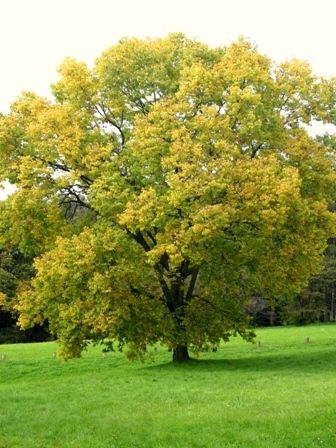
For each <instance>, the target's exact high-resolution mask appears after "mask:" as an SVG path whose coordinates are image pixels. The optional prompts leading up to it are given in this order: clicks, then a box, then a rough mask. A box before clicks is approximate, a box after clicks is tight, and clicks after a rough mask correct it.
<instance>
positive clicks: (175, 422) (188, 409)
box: [0, 325, 336, 448]
mask: <svg viewBox="0 0 336 448" xmlns="http://www.w3.org/2000/svg"><path fill="white" fill-rule="evenodd" d="M307 336H309V338H310V342H309V343H306V342H305V338H306V337H307ZM257 340H260V341H261V346H260V347H258V346H257V345H251V344H247V343H245V342H243V341H241V340H240V339H238V338H237V339H234V340H233V341H232V342H231V343H229V344H227V345H225V346H224V345H223V346H222V347H221V348H220V350H219V351H218V352H216V353H209V354H206V355H202V357H201V359H200V360H198V361H192V362H190V363H189V364H187V365H173V364H172V363H170V358H171V353H168V352H167V351H166V350H165V349H159V351H158V353H156V354H155V357H154V361H153V362H146V363H144V364H141V363H139V362H135V363H129V362H128V361H127V360H126V359H125V357H124V355H122V354H119V353H113V354H108V355H107V356H106V357H103V356H102V353H101V351H100V349H99V348H98V347H95V348H92V349H90V350H89V352H88V353H87V354H85V356H84V357H83V358H82V359H79V360H73V361H70V362H67V363H65V362H62V361H59V360H57V359H54V358H53V357H52V353H53V351H54V350H55V344H54V343H43V344H26V345H2V346H0V359H1V355H3V354H4V355H6V359H4V360H0V448H18V447H20V448H21V447H22V448H37V447H39V448H58V447H60V448H61V447H62V448H113V447H115V448H126V447H127V448H132V447H144V448H154V447H155V448H159V447H165V448H175V447H176V448H177V447H181V448H184V447H206V448H210V447H218V448H219V447H224V448H225V447H230V448H231V447H232V448H233V447H244V448H262V447H264V448H266V447H267V448H272V447H284V448H294V447H295V448H301V447H302V448H308V447H314V448H316V447H320V446H321V447H335V446H336V421H335V416H336V400H335V396H336V344H335V342H336V325H319V326H309V327H300V328H293V327H291V328H273V329H262V330H259V331H258V332H257Z"/></svg>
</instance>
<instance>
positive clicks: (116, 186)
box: [0, 34, 336, 361]
mask: <svg viewBox="0 0 336 448" xmlns="http://www.w3.org/2000/svg"><path fill="white" fill-rule="evenodd" d="M59 72H60V80H59V82H57V83H56V84H55V85H53V86H52V93H53V95H54V99H53V100H48V99H44V98H40V97H38V96H36V95H34V94H32V93H26V94H24V95H23V96H22V97H21V98H19V99H18V100H17V101H16V102H15V103H14V104H13V105H12V109H11V112H10V113H9V114H8V115H6V116H3V117H2V119H1V121H0V150H1V168H0V169H1V175H2V179H8V180H9V181H10V182H12V183H14V184H15V185H16V187H17V190H16V192H15V194H13V195H11V196H10V197H9V198H8V199H7V200H6V201H5V202H4V203H3V204H2V209H1V220H2V224H1V226H2V229H3V231H2V234H1V238H2V244H4V245H8V246H11V245H15V246H18V247H19V248H20V250H21V251H22V252H23V253H27V254H29V255H31V256H34V257H35V258H36V261H35V268H36V272H37V273H36V276H35V278H34V279H33V280H32V282H30V283H26V284H24V285H22V286H21V290H20V294H19V296H18V297H17V299H16V301H14V302H13V307H14V308H15V309H16V310H17V311H18V312H19V313H20V324H21V325H22V326H23V327H27V326H30V325H33V324H36V323H41V322H44V321H45V320H48V322H49V325H50V329H51V331H52V332H53V333H54V334H55V335H57V337H58V339H59V341H60V344H61V353H62V355H63V356H64V357H71V356H77V355H79V354H80V353H81V351H82V350H83V349H84V348H85V347H86V345H87V343H88V342H89V341H92V340H95V341H107V340H108V341H111V340H117V341H119V344H120V345H121V346H122V345H124V344H127V347H128V350H129V352H130V353H133V354H140V355H141V353H143V351H144V349H145V347H146V345H147V344H153V343H156V342H162V343H164V344H167V345H168V346H170V347H171V348H172V349H173V359H174V360H176V361H180V360H185V359H188V348H191V349H193V350H195V351H198V350H202V349H206V348H207V347H208V346H209V345H210V344H215V343H217V342H218V341H219V340H220V339H224V340H227V339H228V338H229V337H230V335H232V334H236V333H239V334H241V335H242V336H243V337H245V338H247V339H249V338H250V337H251V333H250V332H249V331H248V319H247V317H246V312H245V309H246V304H247V303H248V302H249V300H250V298H251V297H252V296H256V295H261V296H262V297H263V298H264V299H265V300H270V301H271V300H275V299H277V298H279V297H281V298H282V299H283V298H286V297H287V298H289V297H291V296H292V295H293V294H295V293H297V292H298V291H299V290H300V289H301V288H302V286H303V285H305V284H306V283H307V281H308V279H309V277H310V276H311V275H312V274H313V273H315V272H317V271H318V269H319V268H320V263H321V256H322V253H323V250H324V248H325V246H326V240H327V238H328V237H330V236H331V235H332V234H333V231H334V225H335V220H334V217H333V213H332V212H331V210H330V204H331V203H332V200H333V198H332V196H333V192H334V181H335V178H334V166H333V161H334V158H333V154H332V151H330V146H328V145H326V144H324V143H323V141H322V140H321V139H317V138H313V137H312V136H311V135H310V133H309V126H310V125H311V124H312V123H313V122H314V121H320V122H324V123H332V122H333V120H334V118H335V107H334V106H335V104H334V102H335V94H336V89H335V82H334V81H333V80H325V79H319V78H317V77H315V76H314V75H313V74H312V72H311V70H310V68H309V66H308V65H307V64H306V63H303V62H299V61H297V60H294V61H291V62H286V63H284V64H281V65H275V64H272V62H271V61H270V60H269V59H268V58H267V57H265V56H263V55H261V54H260V53H258V51H257V50H256V49H255V48H254V47H253V46H252V45H251V44H250V43H248V42H246V41H245V40H243V39H241V40H239V41H238V42H236V43H234V44H233V45H231V46H230V47H228V48H217V49H210V48H208V47H207V46H205V45H203V44H201V43H199V42H195V41H192V40H188V39H187V38H185V37H184V36H183V35H180V34H174V35H170V36H169V37H168V38H165V39H158V40H138V39H125V40H122V41H121V42H120V43H119V44H118V45H116V46H114V47H112V48H111V49H109V50H107V51H106V52H105V53H103V55H102V56H101V57H100V58H99V59H98V60H97V61H96V64H95V67H94V68H93V69H89V68H88V67H87V66H86V65H85V64H84V63H81V62H78V61H76V60H74V59H68V60H66V61H65V62H64V63H63V65H62V66H61V67H60V70H59Z"/></svg>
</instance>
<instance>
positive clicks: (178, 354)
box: [173, 345, 190, 362]
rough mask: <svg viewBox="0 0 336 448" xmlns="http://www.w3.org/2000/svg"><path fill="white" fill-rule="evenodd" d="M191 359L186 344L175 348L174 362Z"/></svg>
mask: <svg viewBox="0 0 336 448" xmlns="http://www.w3.org/2000/svg"><path fill="white" fill-rule="evenodd" d="M189 359H190V357H189V353H188V347H187V346H186V345H177V346H176V347H175V348H174V349H173V361H174V362H185V361H188V360H189Z"/></svg>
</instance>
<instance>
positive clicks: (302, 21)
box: [0, 0, 336, 112]
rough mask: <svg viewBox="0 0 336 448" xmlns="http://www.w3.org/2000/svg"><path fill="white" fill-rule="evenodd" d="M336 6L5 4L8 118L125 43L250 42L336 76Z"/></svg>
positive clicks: (307, 1) (154, 0)
mask: <svg viewBox="0 0 336 448" xmlns="http://www.w3.org/2000/svg"><path fill="white" fill-rule="evenodd" d="M335 17H336V0H0V48H1V71H0V77H1V83H0V111H3V112H5V111H7V110H8V106H9V103H10V102H12V101H13V100H14V99H15V98H16V97H17V96H18V95H19V94H20V92H21V91H22V90H33V91H35V92H37V93H39V94H42V95H45V94H47V93H48V90H49V85H50V83H52V82H54V81H55V80H56V79H57V74H56V68H57V66H58V65H59V64H60V63H61V62H62V60H63V59H64V57H66V56H74V57H76V58H78V59H80V60H84V61H86V62H88V63H89V64H90V63H91V64H92V63H93V61H94V60H95V58H96V57H98V56H99V55H100V53H101V52H102V51H103V50H105V49H106V48H108V47H110V46H111V45H114V44H115V43H116V42H118V40H119V39H120V38H122V37H125V36H137V37H156V36H164V35H166V34H168V33H169V32H173V31H182V32H184V33H186V34H187V35H188V36H189V37H192V38H197V39H199V40H201V41H203V42H206V43H208V44H210V45H213V46H215V45H227V44H229V43H230V42H232V41H233V40H234V39H236V38H237V37H238V36H239V35H244V36H246V37H248V38H250V39H251V40H252V41H253V42H254V43H256V44H257V45H258V46H259V49H260V50H261V51H262V52H264V53H267V54H268V55H269V56H271V57H272V58H273V59H275V60H283V59H288V58H291V57H293V56H295V57H299V58H301V59H307V60H309V61H310V63H311V65H312V66H313V68H314V70H315V71H316V72H317V73H318V74H325V75H332V74H334V75H336V57H335V43H336V26H335Z"/></svg>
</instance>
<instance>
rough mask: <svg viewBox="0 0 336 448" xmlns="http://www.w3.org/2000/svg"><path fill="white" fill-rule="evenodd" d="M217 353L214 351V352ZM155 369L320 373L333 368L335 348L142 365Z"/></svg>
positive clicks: (335, 367) (335, 366) (335, 357)
mask: <svg viewBox="0 0 336 448" xmlns="http://www.w3.org/2000/svg"><path fill="white" fill-rule="evenodd" d="M217 356H218V355H217ZM144 368H145V369H153V370H156V371H169V370H175V369H177V370H184V371H190V372H191V371H195V372H196V371H197V372H210V371H212V372H213V371H235V370H236V371H246V372H258V371H282V372H285V371H288V372H293V371H301V372H302V371H305V372H309V373H317V372H318V373H321V372H328V371H333V372H335V371H336V349H335V351H334V350H333V349H330V348H329V349H321V350H319V351H314V352H312V351H309V352H308V351H307V352H299V353H286V354H283V353H276V352H272V353H271V354H270V353H267V354H264V353H260V352H259V353H255V354H254V355H253V356H252V355H251V356H246V357H241V358H221V359H218V358H216V359H190V360H189V361H187V362H185V363H173V362H172V361H170V362H167V363H163V364H156V365H151V366H146V367H144Z"/></svg>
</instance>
